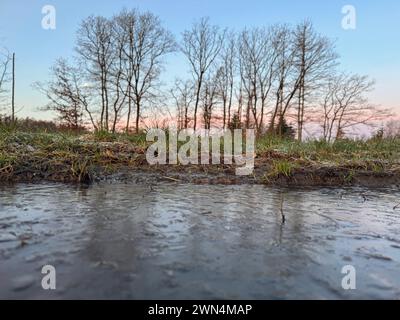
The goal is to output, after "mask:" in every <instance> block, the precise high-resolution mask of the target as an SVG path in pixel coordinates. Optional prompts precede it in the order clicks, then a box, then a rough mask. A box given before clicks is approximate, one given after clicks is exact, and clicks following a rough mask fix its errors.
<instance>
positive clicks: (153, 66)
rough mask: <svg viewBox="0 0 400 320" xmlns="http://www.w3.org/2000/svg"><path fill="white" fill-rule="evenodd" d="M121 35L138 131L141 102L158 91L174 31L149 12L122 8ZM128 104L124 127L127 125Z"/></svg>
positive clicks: (174, 45) (119, 18)
mask: <svg viewBox="0 0 400 320" xmlns="http://www.w3.org/2000/svg"><path fill="white" fill-rule="evenodd" d="M116 21H117V23H118V25H119V27H120V30H121V31H120V35H121V34H124V35H125V36H126V37H127V41H125V39H124V41H125V43H126V46H124V47H123V52H124V56H125V58H126V59H127V61H128V68H127V72H126V79H127V80H128V84H129V90H128V97H129V104H130V101H131V99H133V101H134V103H135V107H136V123H135V131H136V133H137V132H139V122H140V116H141V111H142V107H143V104H144V103H145V102H146V100H147V101H149V100H151V99H152V98H154V96H156V95H157V92H156V90H157V87H158V80H159V77H160V73H161V71H162V68H163V62H164V61H163V58H164V56H165V55H166V54H168V53H171V52H174V51H175V49H176V43H175V40H174V37H173V35H172V34H171V33H170V32H169V31H168V30H166V29H165V28H164V27H163V26H162V25H161V22H160V19H159V18H158V17H157V16H155V15H153V14H152V13H149V12H146V13H138V12H137V11H135V10H132V11H123V12H122V13H121V14H120V15H119V16H118V17H117V20H116ZM129 118H130V106H129V110H128V122H127V129H129Z"/></svg>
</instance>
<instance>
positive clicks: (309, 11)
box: [0, 0, 400, 118]
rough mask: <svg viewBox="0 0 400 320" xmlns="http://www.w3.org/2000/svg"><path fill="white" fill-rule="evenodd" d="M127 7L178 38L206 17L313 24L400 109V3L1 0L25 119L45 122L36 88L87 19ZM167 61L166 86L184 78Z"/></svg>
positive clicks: (379, 98)
mask: <svg viewBox="0 0 400 320" xmlns="http://www.w3.org/2000/svg"><path fill="white" fill-rule="evenodd" d="M47 4H49V5H53V6H55V8H56V10H57V28H56V30H54V31H49V30H44V29H42V28H41V20H42V17H43V16H42V13H41V10H42V7H43V6H44V5H47ZM347 4H350V5H353V6H355V8H356V9H357V29H356V30H351V31H346V30H343V29H342V28H341V20H342V17H343V15H342V13H341V9H342V7H343V6H344V5H347ZM124 7H126V8H139V9H142V10H149V11H151V12H153V13H155V14H157V15H158V16H159V17H160V18H161V20H162V21H163V23H164V25H165V26H166V27H167V28H169V29H170V30H171V31H172V32H173V33H174V34H175V35H176V36H177V38H178V40H179V38H180V34H181V32H182V31H183V30H184V29H185V28H188V27H190V25H191V23H192V22H193V21H194V20H196V19H198V18H200V17H202V16H209V17H210V19H211V21H212V22H213V23H215V24H218V25H220V26H222V27H230V28H234V29H241V28H243V27H245V26H248V27H251V26H260V25H270V24H273V23H276V22H286V23H292V24H295V23H297V22H299V21H301V20H304V19H305V18H310V19H311V20H312V21H313V23H314V25H315V27H316V29H317V30H318V31H320V32H321V33H323V34H325V35H327V36H329V37H331V38H333V39H336V40H337V49H338V52H339V54H340V55H341V62H342V68H343V69H345V70H348V71H354V72H358V73H362V74H368V75H370V76H371V77H373V78H374V79H376V80H377V86H376V90H375V92H374V93H373V95H372V99H373V101H374V102H376V103H380V104H382V105H385V106H387V107H392V108H396V109H397V110H398V111H400V88H399V82H398V79H399V78H400V1H398V0H383V1H376V0H347V1H340V0H330V1H321V0H303V1H298V0H246V1H238V0H85V1H82V0H81V1H78V0H45V1H41V0H0V46H3V45H5V46H6V47H7V48H8V49H9V50H10V51H15V52H16V55H17V105H18V106H19V107H23V110H22V111H21V112H20V114H19V116H28V115H29V116H33V117H36V118H39V117H43V116H44V114H43V113H42V112H39V111H37V108H38V107H39V106H41V105H44V104H45V103H46V100H45V99H44V98H43V97H42V96H41V95H40V94H39V93H38V92H36V91H35V90H34V89H32V88H31V84H32V83H33V82H35V81H43V80H46V78H47V77H48V70H49V67H50V66H51V65H52V63H53V62H54V60H55V59H56V58H58V57H61V56H63V57H70V56H71V55H72V54H73V48H74V40H75V34H76V30H77V27H78V25H79V23H80V21H81V20H82V19H84V18H85V17H87V16H89V15H91V14H99V15H104V16H111V15H113V14H115V13H117V12H118V11H120V10H121V9H122V8H124ZM168 62H169V63H168V67H167V71H166V73H165V75H164V76H163V79H164V81H165V82H169V81H170V80H172V79H174V78H175V77H176V76H179V75H182V72H185V64H184V62H183V58H182V57H181V56H180V55H179V54H176V55H174V56H171V57H170V58H169V59H168Z"/></svg>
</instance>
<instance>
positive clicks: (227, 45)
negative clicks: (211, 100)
mask: <svg viewBox="0 0 400 320" xmlns="http://www.w3.org/2000/svg"><path fill="white" fill-rule="evenodd" d="M236 46H237V41H236V36H235V33H234V32H232V31H231V32H229V33H227V35H226V37H225V38H224V45H223V48H222V51H221V59H220V61H218V63H219V65H220V67H219V69H218V73H219V74H218V77H217V80H218V94H219V95H220V98H221V100H222V106H223V128H224V129H225V128H226V127H229V122H230V120H231V109H232V103H233V98H234V85H235V72H236V60H237V49H236Z"/></svg>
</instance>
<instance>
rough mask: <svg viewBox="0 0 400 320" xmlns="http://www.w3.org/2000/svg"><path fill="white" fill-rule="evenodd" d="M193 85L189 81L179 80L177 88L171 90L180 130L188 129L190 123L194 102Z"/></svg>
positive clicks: (176, 83)
mask: <svg viewBox="0 0 400 320" xmlns="http://www.w3.org/2000/svg"><path fill="white" fill-rule="evenodd" d="M193 91H194V90H193V83H192V82H191V81H189V80H186V81H183V80H179V79H177V80H176V81H175V87H174V88H173V89H172V90H171V95H172V98H173V99H174V101H175V106H176V110H177V124H178V129H187V128H188V126H189V122H190V117H189V112H190V108H191V105H192V103H193V100H194V95H193Z"/></svg>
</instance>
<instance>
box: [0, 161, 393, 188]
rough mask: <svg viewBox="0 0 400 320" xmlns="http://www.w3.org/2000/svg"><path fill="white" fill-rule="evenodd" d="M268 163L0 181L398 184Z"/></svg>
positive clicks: (22, 174) (381, 176)
mask: <svg viewBox="0 0 400 320" xmlns="http://www.w3.org/2000/svg"><path fill="white" fill-rule="evenodd" d="M271 171H272V169H271V163H268V162H267V163H264V164H257V165H256V167H255V169H254V172H253V174H252V175H249V176H238V175H236V174H235V167H234V166H224V165H209V166H204V165H203V166H202V165H198V166H196V165H190V166H179V165H162V166H149V165H147V164H142V165H139V166H134V167H132V166H126V165H125V166H124V165H118V166H116V167H114V168H112V169H110V168H104V167H94V168H91V170H90V172H89V171H88V172H86V173H84V174H81V175H79V174H78V175H77V174H74V173H73V172H71V171H69V170H54V169H53V170H48V171H40V170H27V171H17V172H11V173H8V174H6V175H5V174H4V173H2V174H0V184H4V183H12V182H42V181H49V182H68V183H71V182H72V183H92V182H98V181H118V182H124V181H126V182H130V181H135V182H144V183H156V182H160V181H165V182H172V183H194V184H221V185H235V184H237V185H240V184H263V185H277V186H321V187H324V186H333V187H334V186H363V187H386V186H396V187H397V186H400V172H399V171H397V170H389V171H387V172H373V171H368V170H362V169H360V170H357V169H353V168H340V167H337V168H335V167H305V168H297V169H295V170H293V172H291V173H290V174H289V175H285V174H281V173H277V174H274V175H272V174H270V173H271Z"/></svg>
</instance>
